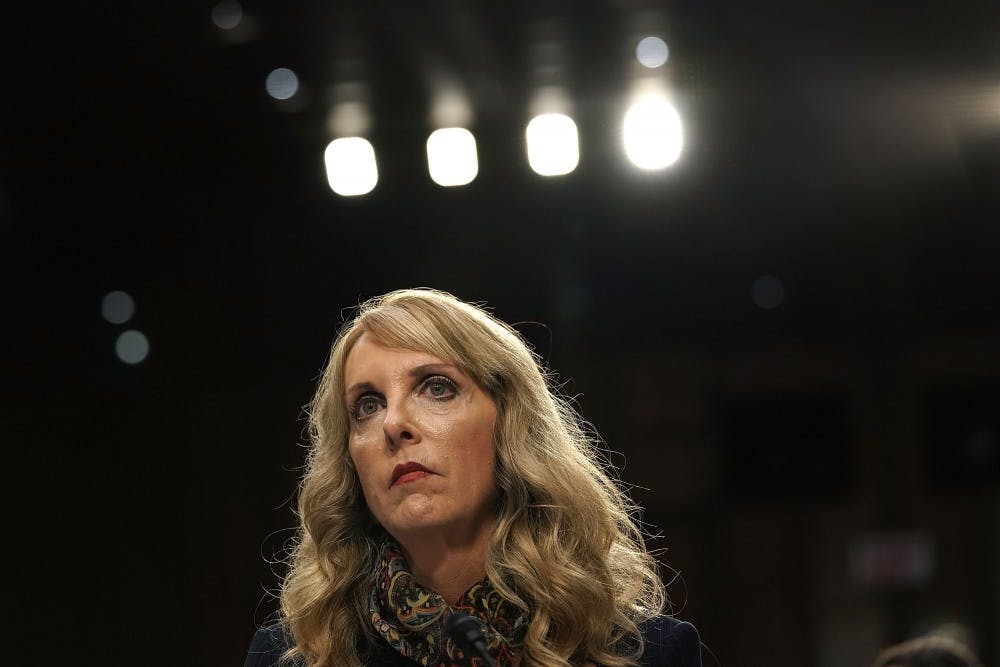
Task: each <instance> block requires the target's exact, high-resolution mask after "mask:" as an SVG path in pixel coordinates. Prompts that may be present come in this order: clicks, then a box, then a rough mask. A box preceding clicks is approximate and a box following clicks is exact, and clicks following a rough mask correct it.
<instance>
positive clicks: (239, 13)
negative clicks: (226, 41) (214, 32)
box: [212, 0, 243, 30]
mask: <svg viewBox="0 0 1000 667" xmlns="http://www.w3.org/2000/svg"><path fill="white" fill-rule="evenodd" d="M242 20H243V7H242V6H241V5H240V3H238V2H236V1H235V0H222V2H220V3H219V4H217V5H216V6H215V7H212V23H214V24H215V25H217V26H218V27H220V28H222V29H223V30H232V29H233V28H235V27H236V26H238V25H239V24H240V21H242Z"/></svg>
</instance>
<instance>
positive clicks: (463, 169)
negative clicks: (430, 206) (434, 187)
mask: <svg viewBox="0 0 1000 667" xmlns="http://www.w3.org/2000/svg"><path fill="white" fill-rule="evenodd" d="M427 170H428V171H429V172H430V175H431V180H433V181H434V182H435V183H437V184H438V185H441V186H444V187H452V186H456V185H466V184H467V183H471V182H472V180H473V179H474V178H475V177H476V174H478V173H479V158H478V156H477V155H476V138H475V137H473V136H472V132H469V131H468V130H467V129H465V128H464V127H445V128H441V129H440V130H434V131H433V132H431V135H430V136H429V137H427Z"/></svg>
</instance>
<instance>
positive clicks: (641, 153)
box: [624, 95, 684, 169]
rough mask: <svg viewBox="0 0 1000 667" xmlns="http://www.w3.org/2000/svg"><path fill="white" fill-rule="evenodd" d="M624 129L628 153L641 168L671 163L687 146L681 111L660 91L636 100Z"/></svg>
mask: <svg viewBox="0 0 1000 667" xmlns="http://www.w3.org/2000/svg"><path fill="white" fill-rule="evenodd" d="M624 130H625V132H624V134H625V154H626V155H627V156H628V159H629V160H631V161H632V164H634V165H635V166H637V167H639V168H640V169H663V168H664V167H669V166H670V165H672V164H673V163H674V162H677V158H679V157H680V155H681V149H682V148H683V147H684V132H683V130H682V128H681V117H680V114H678V113H677V109H675V108H674V107H673V105H672V104H670V102H668V101H667V100H666V99H665V98H663V97H662V96H660V95H646V96H644V97H642V98H640V99H639V101H638V102H636V103H635V104H633V105H632V106H631V107H630V108H629V110H628V112H626V114H625V127H624Z"/></svg>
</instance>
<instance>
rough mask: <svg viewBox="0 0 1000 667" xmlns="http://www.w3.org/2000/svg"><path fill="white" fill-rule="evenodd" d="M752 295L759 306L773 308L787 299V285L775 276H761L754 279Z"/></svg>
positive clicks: (751, 289)
mask: <svg viewBox="0 0 1000 667" xmlns="http://www.w3.org/2000/svg"><path fill="white" fill-rule="evenodd" d="M750 296H751V297H752V298H753V302H754V303H755V304H757V306H758V307H760V308H763V309H765V310H771V309H772V308H777V307H778V306H780V305H781V303H782V302H783V301H784V300H785V286H784V285H782V284H781V281H780V280H778V279H777V278H775V277H774V276H761V277H759V278H757V280H755V281H753V287H751V288H750Z"/></svg>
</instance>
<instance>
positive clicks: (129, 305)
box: [101, 290, 135, 324]
mask: <svg viewBox="0 0 1000 667" xmlns="http://www.w3.org/2000/svg"><path fill="white" fill-rule="evenodd" d="M101 315H103V316H104V319H106V320H107V321H108V322H111V324H124V323H125V322H128V321H129V320H130V319H132V316H133V315H135V300H134V299H132V297H131V295H129V294H128V293H127V292H122V291H121V290H115V291H114V292H108V293H107V294H105V295H104V298H103V299H101Z"/></svg>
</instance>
